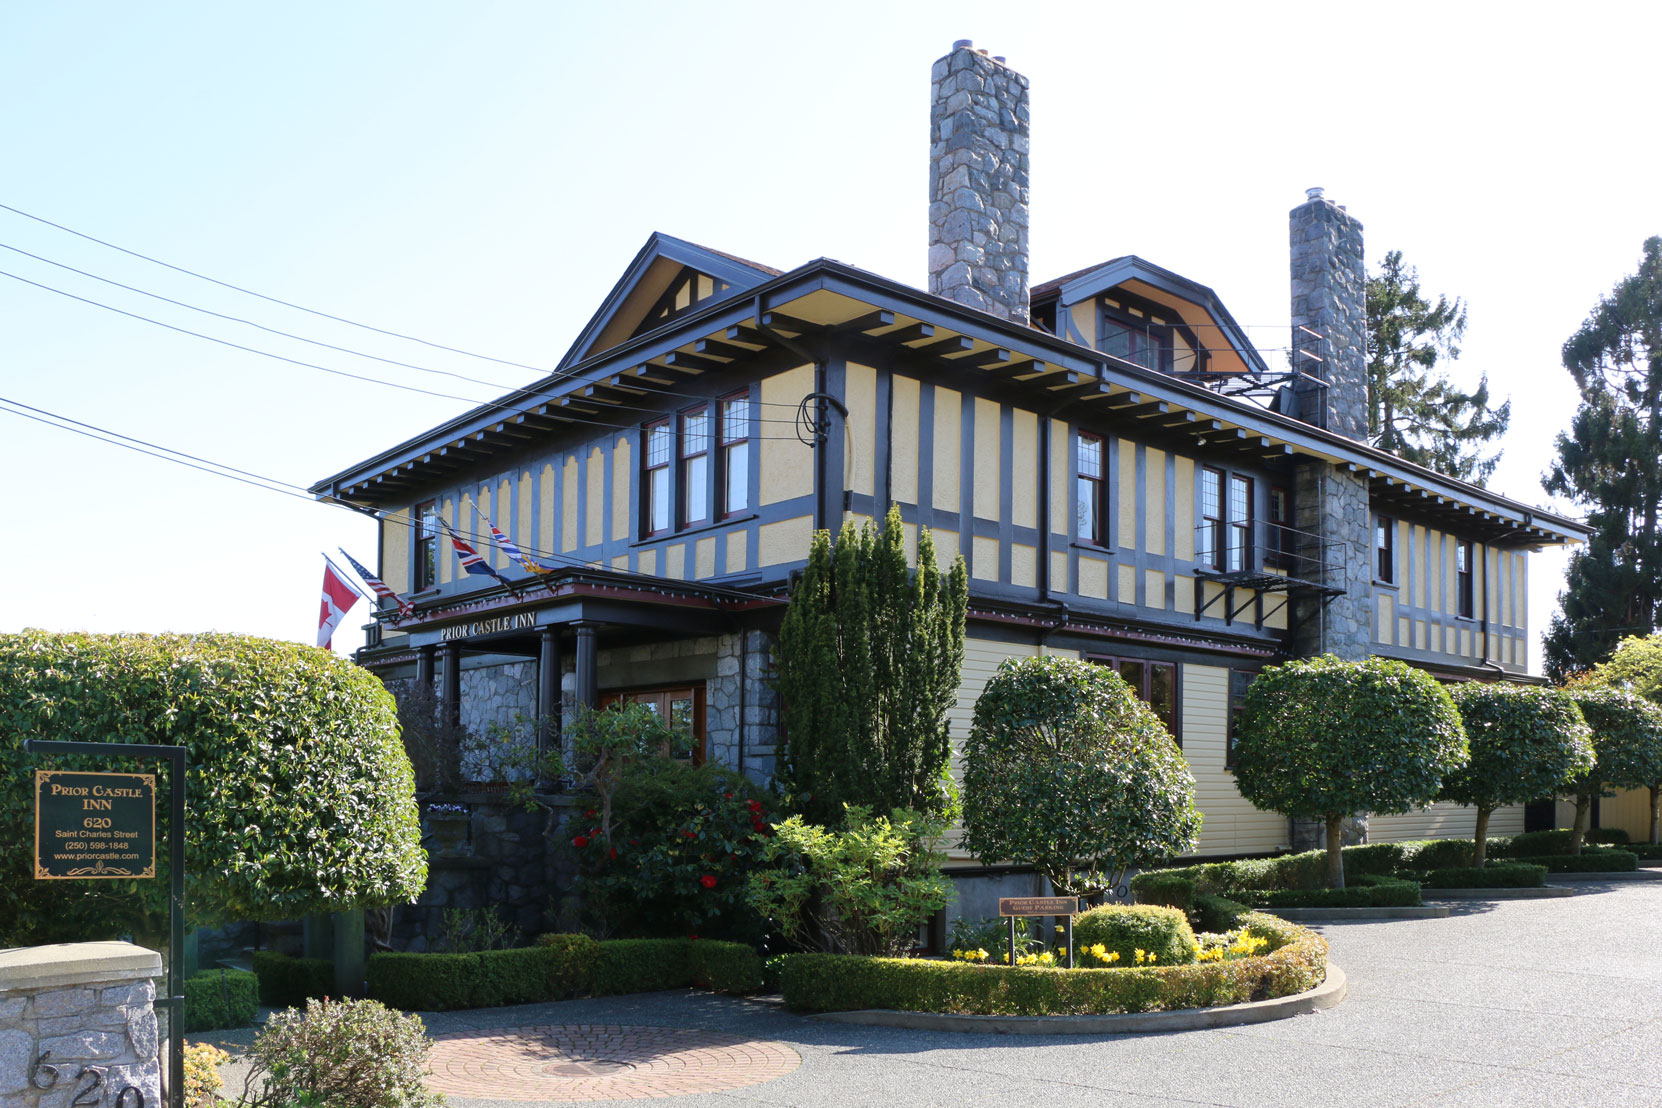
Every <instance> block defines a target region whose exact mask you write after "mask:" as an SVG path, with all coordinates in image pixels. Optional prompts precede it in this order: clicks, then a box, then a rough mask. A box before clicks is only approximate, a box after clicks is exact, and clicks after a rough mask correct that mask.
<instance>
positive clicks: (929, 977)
mask: <svg viewBox="0 0 1662 1108" xmlns="http://www.w3.org/2000/svg"><path fill="white" fill-rule="evenodd" d="M1245 922H1246V924H1247V926H1248V928H1249V929H1250V930H1251V932H1252V933H1253V934H1254V935H1258V936H1260V937H1262V938H1265V939H1268V940H1269V943H1270V949H1269V950H1268V951H1267V952H1266V953H1265V954H1261V955H1258V956H1256V957H1252V958H1241V959H1237V960H1235V961H1231V962H1203V963H1193V964H1190V965H1174V966H1153V967H1140V968H1131V969H1076V970H1060V969H1040V968H1036V967H1027V966H1016V967H1010V966H1000V965H971V964H968V963H963V962H947V961H936V960H925V959H911V958H862V957H859V956H857V955H850V954H791V955H786V956H785V957H784V959H783V966H782V970H781V982H780V984H781V987H782V989H783V992H784V995H785V1004H786V1006H787V1007H790V1008H792V1009H794V1010H796V1011H803V1012H835V1011H847V1010H851V1009H860V1008H889V1009H899V1010H901V1011H911V1012H950V1013H956V1014H963V1015H983V1016H1056V1015H1095V1014H1109V1013H1115V1012H1151V1011H1167V1010H1175V1009H1181V1008H1210V1007H1216V1006H1219V1005H1224V1004H1240V1003H1244V1002H1246V1001H1250V1000H1265V999H1268V998H1270V997H1277V996H1288V995H1290V994H1292V993H1299V992H1304V991H1305V990H1307V989H1311V988H1314V987H1315V986H1316V985H1318V984H1320V983H1321V982H1322V980H1323V979H1324V978H1325V976H1326V972H1327V943H1326V942H1325V941H1323V939H1322V938H1321V936H1319V935H1317V934H1315V933H1314V932H1313V931H1308V930H1306V929H1304V928H1302V927H1297V926H1295V925H1293V924H1290V923H1287V922H1286V921H1284V920H1279V919H1276V918H1274V917H1273V916H1266V915H1262V914H1259V913H1253V914H1251V915H1249V916H1248V917H1247V918H1246V921H1245ZM1077 934H1078V933H1077V931H1076V932H1075V936H1076V941H1077Z"/></svg>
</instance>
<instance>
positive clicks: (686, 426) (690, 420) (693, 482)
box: [681, 408, 710, 527]
mask: <svg viewBox="0 0 1662 1108" xmlns="http://www.w3.org/2000/svg"><path fill="white" fill-rule="evenodd" d="M709 518H710V409H709V408H694V409H692V410H691V411H686V412H682V413H681V525H682V526H683V527H691V526H692V525H693V524H695V523H704V522H705V521H707V520H708V519H709Z"/></svg>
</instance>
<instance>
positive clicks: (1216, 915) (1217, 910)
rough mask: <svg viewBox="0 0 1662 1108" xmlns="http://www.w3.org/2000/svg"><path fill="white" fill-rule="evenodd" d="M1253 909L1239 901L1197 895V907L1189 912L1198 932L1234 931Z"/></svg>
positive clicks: (1190, 920)
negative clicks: (1240, 920)
mask: <svg viewBox="0 0 1662 1108" xmlns="http://www.w3.org/2000/svg"><path fill="white" fill-rule="evenodd" d="M1251 910H1252V909H1251V908H1248V907H1247V906H1246V905H1245V904H1242V903H1241V902H1240V901H1238V900H1230V899H1229V898H1228V897H1226V896H1217V895H1215V894H1213V893H1197V894H1196V895H1195V906H1194V908H1192V909H1191V910H1190V911H1189V922H1190V923H1191V924H1192V925H1193V926H1194V929H1195V930H1196V931H1212V932H1221V931H1232V930H1234V929H1235V928H1236V927H1238V926H1239V923H1238V922H1237V921H1238V920H1239V919H1240V918H1241V917H1242V916H1244V915H1246V914H1247V913H1248V912H1250V911H1251Z"/></svg>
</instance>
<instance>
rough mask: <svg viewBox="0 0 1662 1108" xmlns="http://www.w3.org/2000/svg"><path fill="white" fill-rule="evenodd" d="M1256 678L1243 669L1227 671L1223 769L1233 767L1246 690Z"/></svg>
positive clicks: (1244, 708)
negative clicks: (1226, 711)
mask: <svg viewBox="0 0 1662 1108" xmlns="http://www.w3.org/2000/svg"><path fill="white" fill-rule="evenodd" d="M1257 676H1258V675H1257V674H1256V673H1252V672H1250V671H1248V670H1244V669H1232V670H1230V671H1229V737H1228V739H1227V740H1226V741H1227V744H1228V745H1227V746H1225V748H1224V754H1223V765H1224V768H1225V769H1230V768H1232V767H1233V766H1234V765H1235V736H1236V733H1237V732H1238V731H1239V729H1240V726H1241V716H1242V714H1243V713H1244V712H1245V710H1246V694H1247V688H1248V686H1250V685H1251V684H1252V679H1253V678H1254V677H1257Z"/></svg>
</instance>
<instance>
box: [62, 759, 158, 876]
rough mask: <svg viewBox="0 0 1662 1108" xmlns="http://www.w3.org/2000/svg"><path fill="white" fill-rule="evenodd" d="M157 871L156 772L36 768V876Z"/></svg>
mask: <svg viewBox="0 0 1662 1108" xmlns="http://www.w3.org/2000/svg"><path fill="white" fill-rule="evenodd" d="M155 876H156V775H155V774H153V773H69V772H65V771H61V770H45V769H39V770H36V771H35V880H37V881H86V880H96V879H100V878H104V879H114V878H121V877H155Z"/></svg>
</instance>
